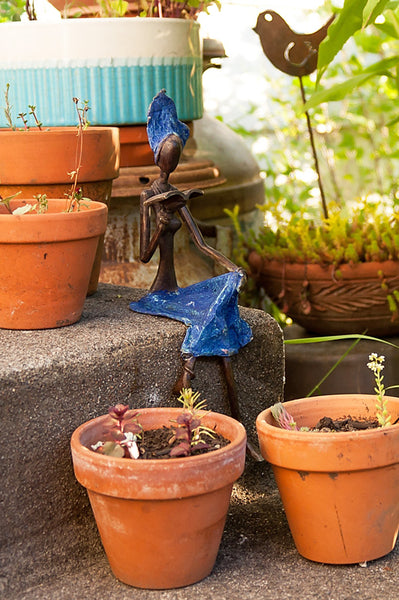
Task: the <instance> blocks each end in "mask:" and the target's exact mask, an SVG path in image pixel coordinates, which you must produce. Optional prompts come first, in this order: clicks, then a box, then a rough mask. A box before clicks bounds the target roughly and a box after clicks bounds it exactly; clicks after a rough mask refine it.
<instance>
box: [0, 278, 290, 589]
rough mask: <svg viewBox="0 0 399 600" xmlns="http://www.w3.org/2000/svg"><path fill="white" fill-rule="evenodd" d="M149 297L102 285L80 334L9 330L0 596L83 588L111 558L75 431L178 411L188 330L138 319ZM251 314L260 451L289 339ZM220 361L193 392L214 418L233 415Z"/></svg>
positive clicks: (250, 363)
mask: <svg viewBox="0 0 399 600" xmlns="http://www.w3.org/2000/svg"><path fill="white" fill-rule="evenodd" d="M142 294H143V291H142V290H132V289H129V288H123V287H117V286H111V285H105V284H103V285H101V286H100V288H99V291H98V292H97V294H95V295H94V296H92V297H90V298H88V299H87V301H86V304H85V309H84V313H83V317H82V319H81V321H80V322H79V323H77V324H75V325H72V326H69V327H65V328H60V329H54V330H43V331H7V330H2V331H0V346H1V349H2V352H1V353H0V411H1V427H2V443H1V450H0V460H1V472H2V485H1V489H0V506H1V507H2V515H1V521H0V523H1V525H0V559H1V569H0V591H1V589H2V588H3V592H4V594H5V597H7V598H12V597H13V594H14V595H15V594H17V593H19V591H21V593H22V596H21V597H24V595H23V594H24V593H25V592H22V590H24V589H26V588H29V587H32V586H36V585H38V584H41V583H42V582H46V581H47V580H48V579H51V580H55V579H54V578H56V579H57V581H58V576H61V575H62V577H64V576H66V574H68V573H70V574H71V577H72V579H73V577H74V574H75V573H76V572H77V571H79V570H80V569H81V568H83V565H84V564H86V565H87V564H90V565H92V567H93V568H95V566H94V565H97V559H98V557H99V556H101V547H100V545H99V542H98V537H97V534H96V531H95V526H94V524H93V519H92V516H91V511H90V508H89V505H88V501H87V498H86V493H85V491H84V490H83V489H82V488H81V487H80V486H79V484H78V483H77V482H76V481H75V478H74V476H73V470H72V464H71V459H70V452H69V439H70V436H71V434H72V432H73V430H74V429H75V428H76V427H77V426H78V425H79V424H80V423H82V422H84V421H87V420H88V419H90V418H92V417H95V416H98V415H100V414H104V413H105V412H106V411H107V409H108V407H109V406H110V405H111V404H114V403H116V402H122V403H126V404H129V405H130V406H134V407H137V408H142V407H145V406H154V407H156V406H160V405H161V404H162V405H176V399H175V398H174V397H173V396H172V395H171V390H172V388H173V385H174V383H175V381H176V379H177V377H178V376H179V375H180V373H181V359H180V350H179V349H180V345H181V343H182V341H183V338H184V334H185V326H184V325H182V324H181V323H178V322H175V321H172V320H169V319H164V318H160V317H152V316H147V315H139V314H137V313H133V312H132V311H129V310H128V305H129V302H130V301H131V300H136V299H138V298H139V297H140V296H141V295H142ZM242 316H243V317H244V318H245V319H246V320H247V321H248V323H249V324H250V325H251V327H252V330H253V334H254V339H253V341H252V342H250V343H249V344H248V346H246V347H245V348H243V349H242V350H241V351H240V353H239V354H238V355H237V356H235V357H233V359H232V362H233V369H234V374H235V378H236V383H237V391H238V396H239V402H240V405H241V408H242V415H243V421H244V424H245V426H246V428H247V431H248V435H249V437H250V438H251V439H252V440H253V441H255V440H256V434H255V429H254V423H255V418H256V415H257V414H258V413H259V412H260V411H261V410H262V409H263V408H265V407H267V406H269V405H270V404H272V403H274V402H276V401H277V400H278V399H279V398H280V397H281V394H282V386H283V369H284V366H283V342H282V332H281V330H280V328H279V327H278V326H277V324H276V323H275V321H274V320H273V319H271V317H269V316H268V315H266V314H265V313H263V312H261V311H256V310H251V309H242ZM219 363H220V361H219V359H214V358H207V359H199V360H198V361H197V365H196V378H195V380H194V381H193V387H194V388H195V389H197V390H198V391H200V392H201V397H202V398H206V399H207V401H208V408H210V409H213V410H217V411H220V412H225V413H228V412H229V409H228V403H227V399H226V390H225V385H224V381H223V377H222V372H221V368H220V364H219ZM87 561H88V562H87ZM84 570H85V571H86V567H85V568H84ZM93 576H94V575H93ZM62 577H61V579H62ZM57 585H58V584H57ZM88 585H89V584H88ZM38 593H39V592H38ZM46 593H47V592H46ZM56 593H58V592H54V598H55V597H56ZM71 593H72V592H71ZM82 593H83V591H82ZM36 597H38V598H39V597H41V596H40V595H39V596H36ZM42 597H46V596H45V595H44V596H42ZM48 597H49V598H50V597H53V596H51V595H50V596H48ZM68 597H74V596H68V595H66V596H65V598H68ZM75 597H84V596H82V595H81V596H79V595H77V596H75ZM92 597H96V598H99V597H100V596H99V595H96V596H92ZM104 597H107V595H105V596H104Z"/></svg>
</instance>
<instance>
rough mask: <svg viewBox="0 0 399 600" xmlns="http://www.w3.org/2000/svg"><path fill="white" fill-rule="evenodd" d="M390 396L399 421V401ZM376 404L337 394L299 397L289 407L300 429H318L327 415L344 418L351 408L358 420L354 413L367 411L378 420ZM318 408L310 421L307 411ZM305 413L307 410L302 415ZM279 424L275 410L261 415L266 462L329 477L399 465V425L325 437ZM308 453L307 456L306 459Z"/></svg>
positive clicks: (369, 399)
mask: <svg viewBox="0 0 399 600" xmlns="http://www.w3.org/2000/svg"><path fill="white" fill-rule="evenodd" d="M385 397H386V399H387V400H388V403H389V404H390V405H391V410H392V406H395V407H396V410H395V412H396V415H395V416H396V417H397V416H398V415H399V398H397V397H393V396H385ZM375 401H376V397H375V395H372V394H331V395H325V396H314V397H311V398H299V399H296V400H290V401H288V402H284V403H283V404H284V407H285V408H286V409H287V410H288V412H290V413H291V414H292V416H293V417H294V419H297V418H298V416H299V417H300V422H299V423H298V424H299V425H300V426H303V425H306V424H308V425H309V426H312V425H314V424H315V423H316V422H317V421H318V420H319V418H321V416H324V415H325V414H326V413H327V414H328V413H333V414H329V415H328V416H332V417H340V416H344V415H345V412H344V411H345V409H344V408H343V407H344V406H345V405H348V403H352V405H353V406H352V408H351V409H349V410H348V409H347V410H346V414H350V413H351V412H352V415H353V412H354V411H359V410H360V409H361V408H363V411H365V412H366V414H364V412H363V415H362V416H374V415H375V411H374V412H373V408H374V406H375ZM317 405H318V406H317ZM314 406H317V409H316V413H315V414H316V415H317V416H315V417H314V419H313V420H312V421H311V422H309V420H307V419H306V416H305V417H304V413H303V408H304V407H305V411H306V413H307V414H309V413H312V412H313V410H315V409H314ZM299 410H302V415H301V414H300V413H298V411H299ZM323 413H324V414H323ZM358 415H359V413H358V414H357V415H353V416H358ZM273 421H274V418H273V416H272V414H271V408H270V407H269V408H267V409H265V410H264V411H262V412H261V413H260V414H259V415H258V416H257V419H256V428H257V432H258V437H259V442H260V445H261V451H262V455H263V457H264V458H265V460H267V461H268V462H270V463H271V464H273V465H276V466H283V467H287V468H292V469H297V470H303V471H308V470H309V471H321V472H324V471H352V470H363V469H369V468H378V467H380V466H386V465H390V464H395V463H397V462H399V423H397V424H396V425H390V426H389V427H379V428H377V429H369V430H362V431H355V432H351V431H348V432H339V433H338V432H337V433H321V432H306V431H290V430H287V429H281V428H280V427H278V426H277V425H275V424H273ZM383 440H385V443H383ZM303 453H307V456H306V459H304V457H303Z"/></svg>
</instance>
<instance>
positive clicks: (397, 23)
mask: <svg viewBox="0 0 399 600" xmlns="http://www.w3.org/2000/svg"><path fill="white" fill-rule="evenodd" d="M335 11H336V12H338V16H337V18H336V19H335V21H334V22H333V23H332V25H331V26H330V27H329V29H328V35H327V37H326V38H325V40H324V41H323V42H322V43H321V44H320V48H319V55H318V63H317V80H316V84H317V86H318V85H319V84H320V80H321V79H322V78H323V76H324V75H325V74H326V72H327V70H328V72H329V67H330V66H331V64H332V62H333V61H334V59H335V58H338V56H337V55H338V54H339V53H340V52H341V51H342V48H343V47H344V45H345V44H346V42H348V40H353V41H355V42H356V43H359V42H360V45H361V40H362V38H363V42H364V39H366V40H367V34H368V32H369V28H371V29H373V31H372V33H371V37H370V38H369V41H371V42H373V41H374V45H372V44H369V45H368V46H367V47H364V49H365V50H367V52H369V53H371V54H375V55H376V56H374V57H373V58H374V62H373V64H371V65H370V64H369V61H368V62H366V63H365V64H363V65H359V69H358V70H357V72H356V73H354V74H353V76H352V77H350V78H348V79H347V80H346V81H344V82H343V83H340V84H337V85H333V86H332V87H331V86H328V88H326V89H323V90H320V91H316V92H315V93H314V94H313V96H312V98H311V99H310V101H309V102H308V103H307V105H306V108H311V107H314V106H317V105H318V104H320V103H322V102H328V101H332V100H341V99H343V98H345V97H346V95H347V94H349V93H350V92H352V90H353V89H355V88H358V87H361V86H362V85H363V84H364V83H365V82H366V81H368V80H369V79H371V78H375V77H380V76H382V75H384V76H386V77H389V78H391V79H392V82H393V84H394V85H395V87H396V91H397V92H398V63H399V52H398V41H399V0H391V1H389V0H345V2H344V5H343V8H342V9H341V10H339V9H338V10H337V9H335ZM375 32H377V33H378V34H379V40H378V41H377V40H376V39H375V38H374V40H373V36H375ZM376 42H377V43H376ZM387 43H390V48H389V49H388V56H386V57H384V56H383V55H382V54H383V47H384V45H387ZM376 59H378V60H376Z"/></svg>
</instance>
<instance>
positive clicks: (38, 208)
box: [0, 83, 90, 215]
mask: <svg viewBox="0 0 399 600" xmlns="http://www.w3.org/2000/svg"><path fill="white" fill-rule="evenodd" d="M9 89H10V84H8V83H7V86H6V90H5V92H4V99H5V107H4V108H3V110H4V114H5V116H6V119H7V123H8V125H9V127H10V128H11V129H12V130H13V131H17V130H18V128H17V127H16V126H15V125H14V122H13V118H12V105H11V104H10V99H9ZM72 100H73V103H74V104H75V108H76V112H77V118H78V125H77V144H76V156H75V165H76V167H75V169H74V170H73V171H70V172H69V173H68V175H69V176H70V177H71V180H72V184H71V189H70V191H69V192H68V194H67V199H66V207H65V212H73V211H75V210H76V211H79V210H80V209H81V207H82V206H83V205H84V203H87V202H90V200H89V198H85V197H83V193H82V189H81V188H79V187H78V179H79V172H80V169H81V166H82V157H83V131H84V130H85V129H87V127H88V126H89V124H90V123H89V121H88V119H87V113H88V111H89V109H90V107H89V104H88V101H87V100H85V101H84V102H83V103H81V102H80V100H79V98H73V99H72ZM29 115H30V116H32V117H33V119H34V126H35V127H37V128H38V129H39V130H40V131H43V126H42V125H43V124H42V122H41V121H39V119H38V117H37V114H36V106H34V105H31V104H30V105H29ZM18 118H20V119H21V120H22V122H23V128H22V129H21V131H24V132H28V131H29V130H30V126H29V124H28V120H27V114H26V113H19V115H18ZM19 193H20V192H18V193H17V194H13V195H12V196H8V197H7V198H1V196H0V206H1V205H2V206H5V208H6V209H7V211H8V212H9V213H12V214H15V215H22V214H27V213H33V212H36V213H38V214H43V213H45V212H46V211H47V208H48V202H47V196H46V194H38V195H37V196H34V198H35V199H36V200H37V202H36V204H25V205H24V206H20V207H18V208H16V209H14V210H13V211H12V210H11V207H10V200H12V199H13V198H15V197H16V196H17V195H18V194H19Z"/></svg>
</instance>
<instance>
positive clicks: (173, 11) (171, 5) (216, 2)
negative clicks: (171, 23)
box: [139, 0, 221, 19]
mask: <svg viewBox="0 0 399 600" xmlns="http://www.w3.org/2000/svg"><path fill="white" fill-rule="evenodd" d="M211 6H216V7H217V8H218V9H219V10H220V8H221V0H139V9H140V16H142V17H167V18H186V19H196V18H197V17H198V15H199V14H200V13H201V12H206V13H207V12H208V9H209V7H211Z"/></svg>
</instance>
